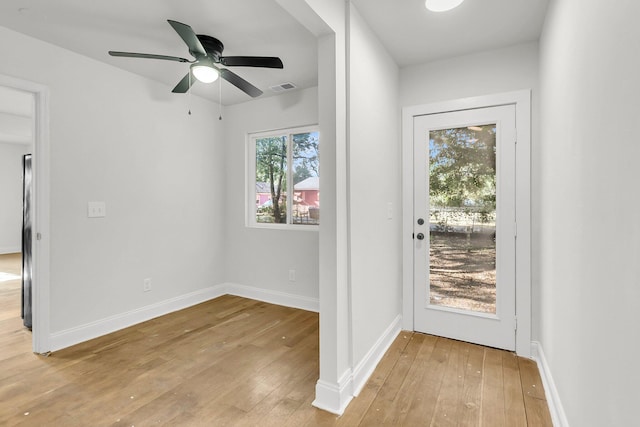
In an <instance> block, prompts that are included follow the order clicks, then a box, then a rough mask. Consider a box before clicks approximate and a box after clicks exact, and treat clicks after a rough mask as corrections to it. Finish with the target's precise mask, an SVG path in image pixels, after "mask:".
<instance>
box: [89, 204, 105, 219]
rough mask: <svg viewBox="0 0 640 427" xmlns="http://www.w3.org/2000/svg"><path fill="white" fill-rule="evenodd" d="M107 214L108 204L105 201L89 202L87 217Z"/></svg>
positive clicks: (102, 216)
mask: <svg viewBox="0 0 640 427" xmlns="http://www.w3.org/2000/svg"><path fill="white" fill-rule="evenodd" d="M105 216H107V204H106V203H105V202H88V203H87V217H89V218H104V217H105Z"/></svg>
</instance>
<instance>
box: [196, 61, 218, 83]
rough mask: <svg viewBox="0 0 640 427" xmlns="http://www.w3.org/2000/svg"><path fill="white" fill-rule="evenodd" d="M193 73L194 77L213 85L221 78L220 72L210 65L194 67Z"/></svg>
mask: <svg viewBox="0 0 640 427" xmlns="http://www.w3.org/2000/svg"><path fill="white" fill-rule="evenodd" d="M191 72H192V73H193V76H194V77H195V78H196V79H198V80H199V81H201V82H202V83H213V82H215V81H216V80H217V79H218V77H219V76H220V73H219V72H218V70H216V69H215V68H213V67H211V66H210V65H203V64H194V65H192V66H191Z"/></svg>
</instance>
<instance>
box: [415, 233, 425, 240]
mask: <svg viewBox="0 0 640 427" xmlns="http://www.w3.org/2000/svg"><path fill="white" fill-rule="evenodd" d="M416 238H417V239H418V240H424V234H422V233H418V234H416Z"/></svg>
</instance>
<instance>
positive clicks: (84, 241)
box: [0, 27, 226, 332]
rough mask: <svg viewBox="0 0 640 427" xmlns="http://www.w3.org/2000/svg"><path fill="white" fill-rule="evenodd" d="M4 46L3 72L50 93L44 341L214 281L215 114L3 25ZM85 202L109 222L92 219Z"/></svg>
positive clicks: (218, 146)
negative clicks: (99, 208)
mask: <svg viewBox="0 0 640 427" xmlns="http://www.w3.org/2000/svg"><path fill="white" fill-rule="evenodd" d="M0 39H1V40H2V41H3V42H2V43H1V44H0V57H2V61H1V62H0V74H4V75H7V76H12V77H17V78H20V79H23V80H28V81H33V82H37V83H40V84H43V85H46V86H47V87H48V88H49V90H50V96H49V99H50V145H51V176H50V185H51V218H50V221H51V240H50V241H51V248H50V250H51V278H50V280H51V319H50V328H51V332H60V331H65V330H68V329H69V328H74V327H78V326H81V325H85V324H87V323H89V322H94V321H99V320H101V319H104V318H107V317H109V316H116V315H120V314H122V313H125V312H130V311H132V310H137V309H139V308H141V307H144V306H147V305H149V304H154V303H158V302H161V301H165V300H168V299H170V298H175V297H179V296H181V295H185V294H187V293H190V292H195V291H198V290H201V289H204V288H207V287H209V286H212V285H215V284H218V283H221V282H222V281H223V277H224V256H223V252H222V251H223V244H222V242H223V239H224V232H223V227H224V219H225V209H224V203H223V201H224V198H225V189H224V185H225V183H226V181H225V176H224V161H225V156H224V144H223V141H222V138H221V136H222V135H221V126H222V125H221V124H220V122H219V121H218V120H217V117H218V107H217V105H216V104H214V103H211V102H209V101H205V100H203V99H201V98H198V97H196V96H192V97H191V99H190V102H189V103H187V97H186V96H181V95H175V94H172V93H171V88H170V87H167V86H164V85H161V84H158V83H155V82H151V81H149V80H147V79H144V78H142V77H139V76H136V75H133V74H131V73H128V72H125V71H122V70H119V69H116V68H114V67H111V66H108V65H105V64H103V63H100V62H97V61H94V60H91V59H89V58H86V57H83V56H80V55H77V54H74V53H72V52H69V51H66V50H64V49H61V48H58V47H55V46H52V45H49V44H47V43H44V42H41V41H38V40H35V39H32V38H30V37H26V36H24V35H21V34H18V33H15V32H13V31H10V30H8V29H5V28H1V27H0ZM33 52H37V53H38V54H37V55H34V54H33ZM189 107H190V108H191V111H192V112H193V114H192V115H191V116H189V115H187V110H188V108H189ZM88 201H105V202H106V211H107V216H106V218H101V219H88V218H87V202H88ZM144 278H152V288H153V290H152V291H151V292H147V293H144V292H143V291H142V283H143V279H144Z"/></svg>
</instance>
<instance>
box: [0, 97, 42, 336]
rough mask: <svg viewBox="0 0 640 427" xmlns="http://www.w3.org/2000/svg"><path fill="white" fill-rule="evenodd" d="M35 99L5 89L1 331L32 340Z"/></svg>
mask: <svg viewBox="0 0 640 427" xmlns="http://www.w3.org/2000/svg"><path fill="white" fill-rule="evenodd" d="M34 128H35V126H34V95H33V94H32V93H29V92H25V91H22V90H17V89H14V88H11V87H4V86H1V87H0V307H2V309H1V312H0V316H1V317H0V319H1V323H0V325H1V326H0V329H1V330H2V332H3V333H11V335H12V336H22V335H25V337H21V339H22V338H25V339H28V341H31V334H30V333H29V332H30V331H31V329H32V315H31V314H32V311H31V307H32V299H31V277H32V274H31V272H32V269H31V260H32V258H31V256H32V251H31V218H32V209H31V208H32V192H31V189H32V184H31V183H32V179H31V178H32V170H31V153H32V151H33V146H34V144H33V142H34V141H33V140H34V135H33V133H34V132H33V130H34Z"/></svg>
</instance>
